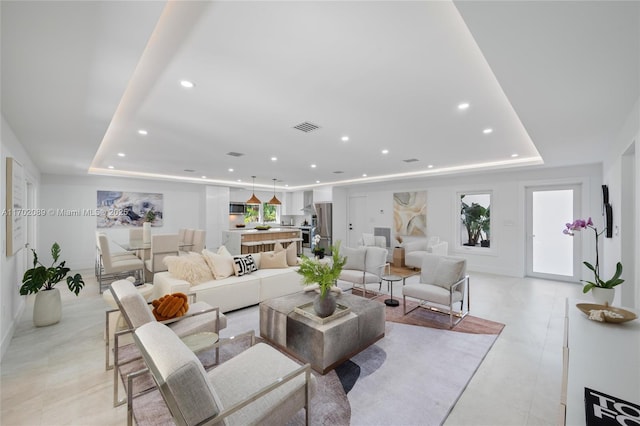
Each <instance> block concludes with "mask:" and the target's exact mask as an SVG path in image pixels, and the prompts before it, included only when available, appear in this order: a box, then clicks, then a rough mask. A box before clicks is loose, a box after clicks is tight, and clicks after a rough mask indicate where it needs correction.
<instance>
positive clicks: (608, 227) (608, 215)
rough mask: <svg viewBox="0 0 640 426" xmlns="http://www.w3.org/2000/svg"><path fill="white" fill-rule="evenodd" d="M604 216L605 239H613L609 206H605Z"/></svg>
mask: <svg viewBox="0 0 640 426" xmlns="http://www.w3.org/2000/svg"><path fill="white" fill-rule="evenodd" d="M604 215H605V219H606V221H607V232H606V235H607V238H612V237H613V209H611V204H605V206H604Z"/></svg>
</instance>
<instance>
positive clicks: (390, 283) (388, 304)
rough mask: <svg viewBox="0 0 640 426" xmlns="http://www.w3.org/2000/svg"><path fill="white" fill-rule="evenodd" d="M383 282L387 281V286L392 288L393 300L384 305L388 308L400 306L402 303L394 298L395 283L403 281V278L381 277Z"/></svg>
mask: <svg viewBox="0 0 640 426" xmlns="http://www.w3.org/2000/svg"><path fill="white" fill-rule="evenodd" d="M380 279H381V280H382V281H386V282H387V285H389V286H390V287H391V298H390V299H386V300H385V301H384V304H385V305H387V306H394V307H395V306H399V305H400V302H398V301H397V300H396V299H394V298H393V283H394V282H396V281H402V277H401V276H398V275H383V276H381V277H380Z"/></svg>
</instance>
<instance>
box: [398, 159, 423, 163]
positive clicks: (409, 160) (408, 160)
mask: <svg viewBox="0 0 640 426" xmlns="http://www.w3.org/2000/svg"><path fill="white" fill-rule="evenodd" d="M402 161H404V162H405V163H415V162H416V161H420V160H418V159H417V158H409V159H406V160H402Z"/></svg>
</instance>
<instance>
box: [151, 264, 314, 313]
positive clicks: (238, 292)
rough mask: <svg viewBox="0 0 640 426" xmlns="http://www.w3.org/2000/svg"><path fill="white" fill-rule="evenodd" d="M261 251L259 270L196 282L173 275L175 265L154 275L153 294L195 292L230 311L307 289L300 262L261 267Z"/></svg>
mask: <svg viewBox="0 0 640 426" xmlns="http://www.w3.org/2000/svg"><path fill="white" fill-rule="evenodd" d="M194 254H195V253H192V254H191V256H193V255H194ZM195 255H198V254H195ZM261 255H263V254H261V253H255V254H253V255H252V256H253V258H254V259H255V260H256V264H257V265H258V270H256V271H254V272H251V273H249V274H246V275H242V276H236V275H231V276H229V277H226V278H222V279H209V280H206V281H203V282H197V283H193V284H192V283H191V282H189V281H187V280H184V279H180V278H177V277H176V276H174V275H172V274H171V268H169V271H166V272H160V273H156V274H155V275H154V277H153V287H154V288H153V290H154V293H153V297H154V299H155V298H158V297H160V296H162V295H165V294H171V293H177V292H181V293H189V292H194V293H196V295H197V300H198V301H199V302H207V303H208V304H210V305H211V306H215V307H219V308H220V312H228V311H232V310H235V309H240V308H244V307H247V306H252V305H256V304H258V303H260V302H262V301H263V300H267V299H272V298H274V297H280V296H285V295H288V294H292V293H296V292H300V291H303V290H304V287H303V285H302V276H301V275H300V274H298V273H297V270H298V267H297V266H287V267H286V268H278V269H261V268H259V265H260V257H261Z"/></svg>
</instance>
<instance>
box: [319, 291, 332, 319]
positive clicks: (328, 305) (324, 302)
mask: <svg viewBox="0 0 640 426" xmlns="http://www.w3.org/2000/svg"><path fill="white" fill-rule="evenodd" d="M313 310H314V311H315V312H316V314H317V315H318V316H319V317H320V318H326V317H328V316H329V315H333V313H334V312H335V311H336V298H335V296H334V295H333V293H332V292H330V291H327V294H325V296H324V297H322V294H318V295H317V296H316V298H315V299H314V300H313Z"/></svg>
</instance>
